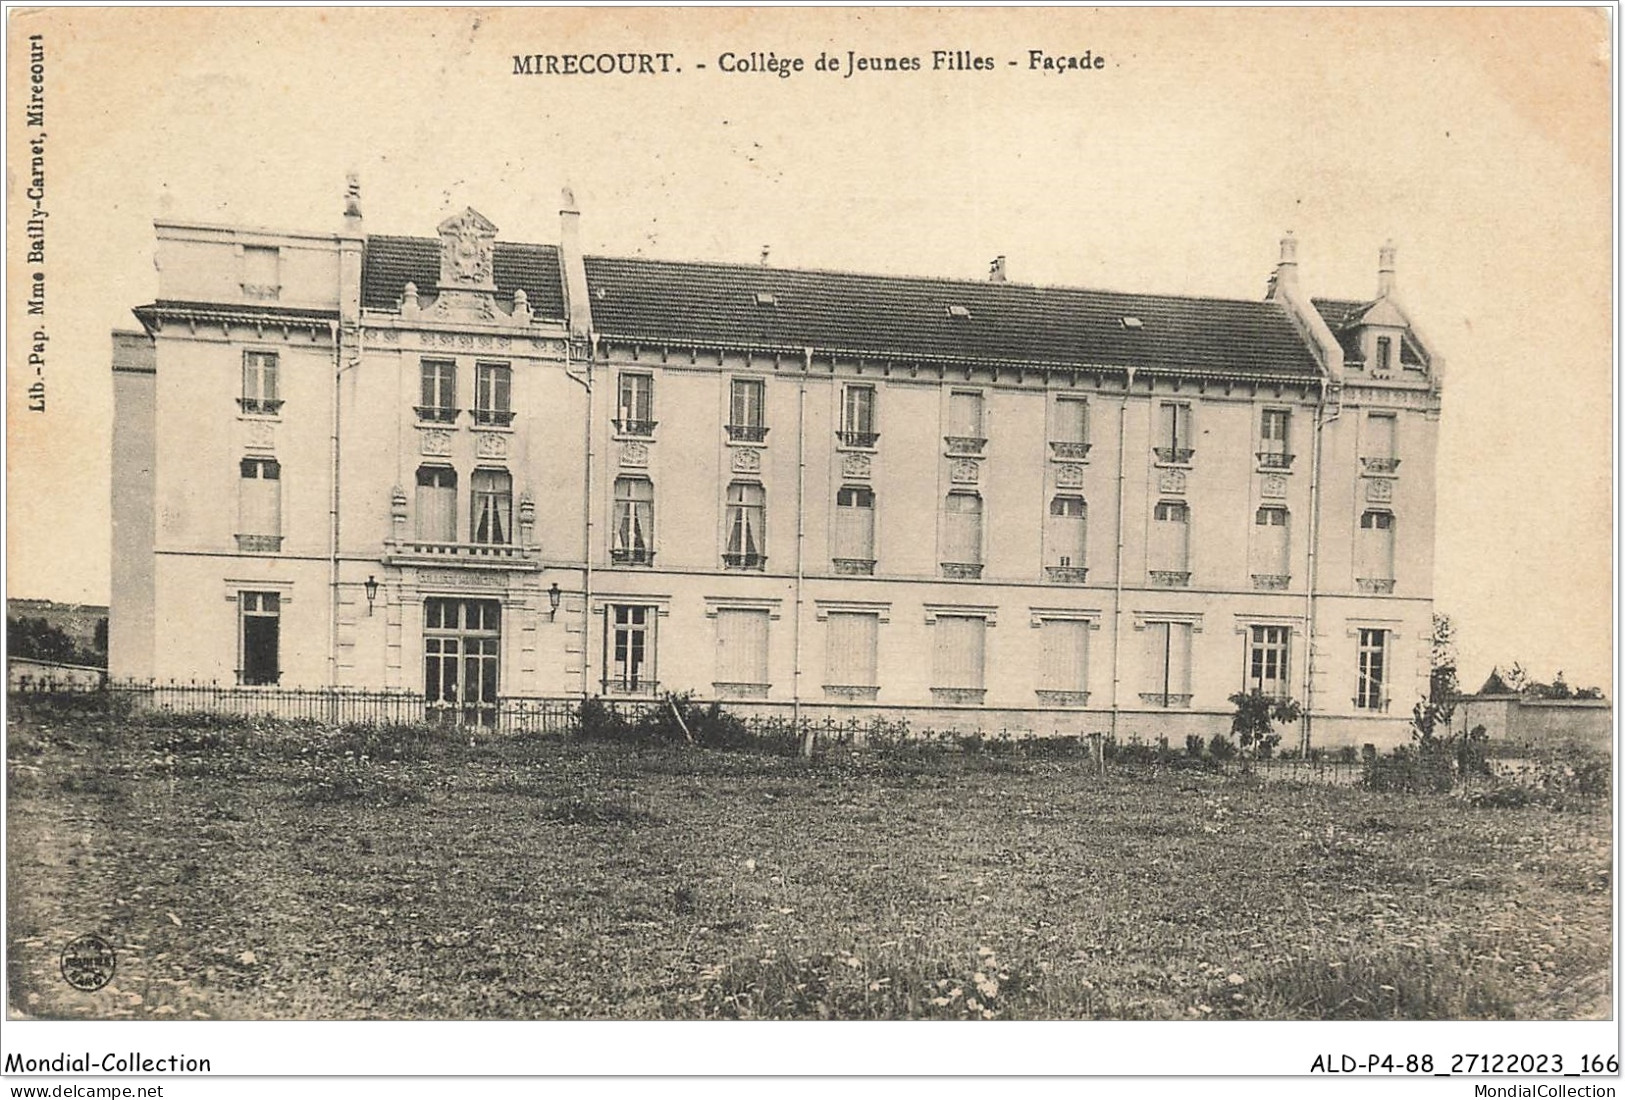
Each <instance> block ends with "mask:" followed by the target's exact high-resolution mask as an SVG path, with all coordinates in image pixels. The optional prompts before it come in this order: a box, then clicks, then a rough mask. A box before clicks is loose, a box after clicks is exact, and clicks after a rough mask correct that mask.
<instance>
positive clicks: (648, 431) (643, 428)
mask: <svg viewBox="0 0 1625 1100" xmlns="http://www.w3.org/2000/svg"><path fill="white" fill-rule="evenodd" d="M610 423H612V424H614V425H615V430H616V431H617V432H619V433H620V434H621V435H636V436H643V437H645V438H647V437H649V436H652V435H654V434H655V425H656V424H658V423H660V421H658V420H621V419H616V420H612V421H610Z"/></svg>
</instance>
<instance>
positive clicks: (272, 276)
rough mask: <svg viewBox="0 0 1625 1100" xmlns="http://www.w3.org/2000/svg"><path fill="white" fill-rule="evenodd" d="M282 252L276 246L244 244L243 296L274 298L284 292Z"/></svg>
mask: <svg viewBox="0 0 1625 1100" xmlns="http://www.w3.org/2000/svg"><path fill="white" fill-rule="evenodd" d="M281 266H282V254H281V252H280V251H278V250H277V249H275V248H266V247H264V246H257V245H245V246H243V282H242V287H243V297H245V298H266V299H274V298H276V297H277V296H278V295H279V294H280V293H281V292H282V273H281Z"/></svg>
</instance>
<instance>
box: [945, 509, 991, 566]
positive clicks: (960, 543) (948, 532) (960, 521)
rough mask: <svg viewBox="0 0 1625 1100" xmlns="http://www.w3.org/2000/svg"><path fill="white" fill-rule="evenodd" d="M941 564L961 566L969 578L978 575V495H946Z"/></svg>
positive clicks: (979, 518) (980, 563)
mask: <svg viewBox="0 0 1625 1100" xmlns="http://www.w3.org/2000/svg"><path fill="white" fill-rule="evenodd" d="M942 560H943V564H944V566H963V567H967V569H969V570H970V571H971V575H972V576H980V575H981V571H982V497H981V494H979V493H961V492H955V493H949V494H948V499H947V500H946V501H945V502H944V505H943V517H942ZM949 572H953V570H949Z"/></svg>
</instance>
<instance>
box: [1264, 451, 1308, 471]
mask: <svg viewBox="0 0 1625 1100" xmlns="http://www.w3.org/2000/svg"><path fill="white" fill-rule="evenodd" d="M1297 457H1298V456H1297V455H1289V454H1285V453H1283V452H1281V451H1259V452H1258V468H1259V469H1260V470H1290V469H1292V460H1293V459H1294V458H1297Z"/></svg>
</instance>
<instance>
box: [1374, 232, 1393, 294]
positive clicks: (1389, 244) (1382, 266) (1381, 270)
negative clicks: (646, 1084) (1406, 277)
mask: <svg viewBox="0 0 1625 1100" xmlns="http://www.w3.org/2000/svg"><path fill="white" fill-rule="evenodd" d="M1397 251H1398V250H1397V249H1395V248H1394V242H1393V239H1392V238H1389V239H1388V240H1387V241H1384V242H1383V245H1382V248H1380V249H1378V250H1377V297H1379V298H1386V297H1388V295H1390V294H1392V293H1393V292H1394V255H1395V253H1396V252H1397Z"/></svg>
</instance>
